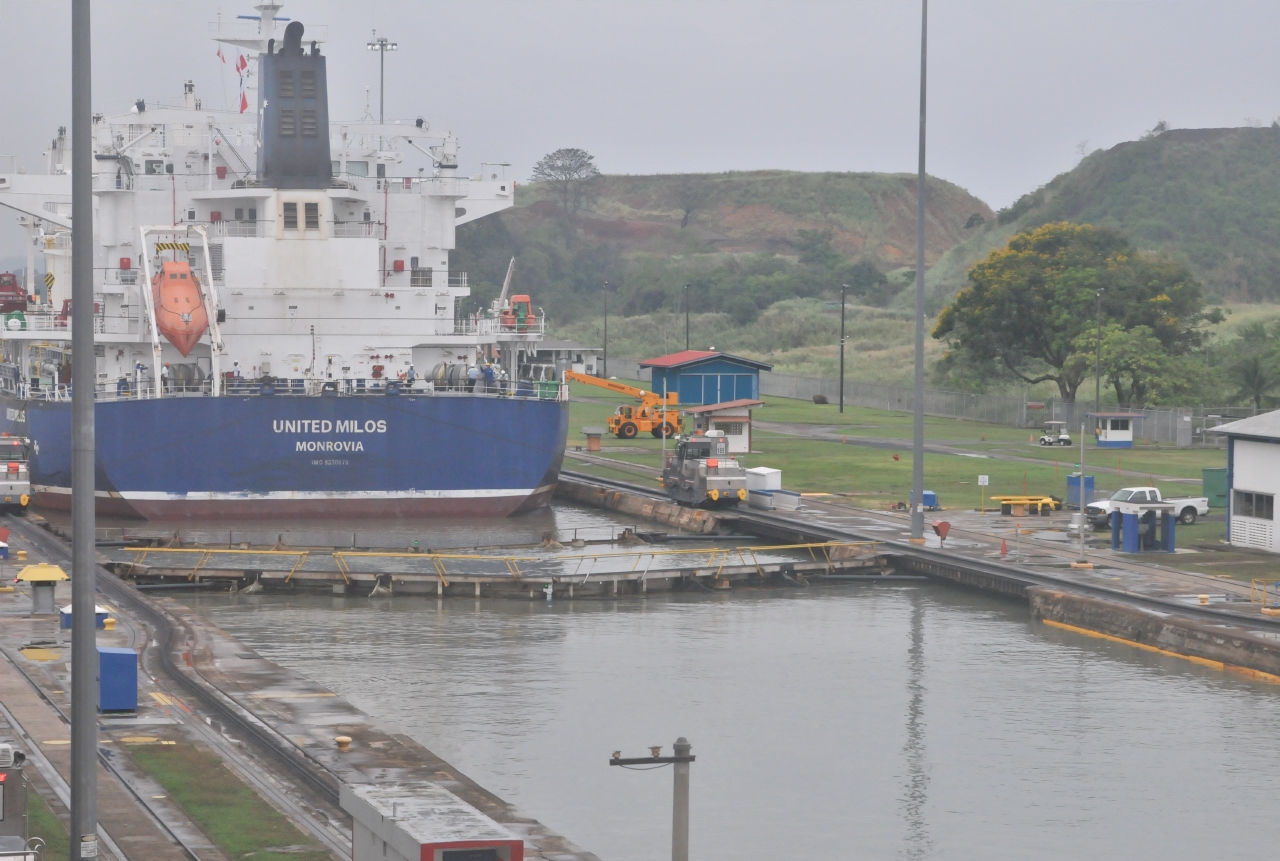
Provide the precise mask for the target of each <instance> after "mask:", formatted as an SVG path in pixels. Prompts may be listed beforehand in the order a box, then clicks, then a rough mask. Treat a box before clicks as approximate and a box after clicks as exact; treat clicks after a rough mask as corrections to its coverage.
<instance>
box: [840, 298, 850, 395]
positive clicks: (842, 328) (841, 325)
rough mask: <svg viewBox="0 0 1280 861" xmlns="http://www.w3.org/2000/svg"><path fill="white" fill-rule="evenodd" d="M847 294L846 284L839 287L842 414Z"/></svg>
mask: <svg viewBox="0 0 1280 861" xmlns="http://www.w3.org/2000/svg"><path fill="white" fill-rule="evenodd" d="M848 292H849V285H848V284H841V285H840V412H841V413H843V412H844V297H845V295H846V294H848Z"/></svg>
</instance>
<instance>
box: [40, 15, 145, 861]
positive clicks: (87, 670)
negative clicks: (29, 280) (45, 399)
mask: <svg viewBox="0 0 1280 861" xmlns="http://www.w3.org/2000/svg"><path fill="white" fill-rule="evenodd" d="M90 46H91V40H90V17H89V0H75V2H74V3H72V4H71V218H72V224H73V227H72V230H71V237H72V238H71V318H72V325H71V350H72V355H73V356H75V357H76V359H75V361H76V368H77V369H78V370H77V371H76V375H75V379H74V380H73V385H72V389H71V491H72V492H71V533H72V537H71V811H70V812H71V852H70V856H71V861H81V860H82V859H96V858H98V857H99V853H98V783H97V775H98V772H97V768H98V714H97V705H98V654H97V643H96V638H97V634H96V632H95V631H94V609H95V608H94V597H95V596H94V589H95V588H96V586H95V579H96V573H97V572H96V567H95V566H96V565H97V560H96V558H95V556H96V553H97V551H96V550H95V548H94V534H95V531H96V530H95V523H94V518H95V512H94V497H95V495H96V494H95V492H94V466H93V464H94V457H95V455H94V450H95V438H94V417H93V376H92V374H91V373H87V371H91V370H92V368H93V362H91V361H88V360H87V359H85V357H86V356H88V357H90V358H92V356H93V128H92V104H91V98H90V90H89V88H90V85H91V84H92V77H93V76H92V72H91V69H92V66H91V65H90V61H89V49H90ZM159 371H160V369H159V368H157V369H156V376H157V377H159V375H160V373H159ZM15 788H16V787H15Z"/></svg>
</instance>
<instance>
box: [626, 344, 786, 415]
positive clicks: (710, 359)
mask: <svg viewBox="0 0 1280 861" xmlns="http://www.w3.org/2000/svg"><path fill="white" fill-rule="evenodd" d="M640 367H642V368H649V369H650V371H651V373H652V379H651V382H652V384H653V391H654V394H658V395H661V394H663V393H664V392H667V393H670V392H675V393H677V394H679V396H680V406H681V407H690V406H703V405H706V404H723V403H728V402H730V401H753V400H758V399H759V397H760V372H761V371H770V370H773V365H770V364H768V363H767V362H757V361H756V360H755V359H744V358H742V357H741V356H731V355H729V354H728V353H718V352H716V351H715V350H684V351H682V352H679V353H672V354H671V355H669V356H660V357H659V358H656V359H646V360H645V361H643V362H641V363H640Z"/></svg>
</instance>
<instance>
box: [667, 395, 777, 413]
mask: <svg viewBox="0 0 1280 861" xmlns="http://www.w3.org/2000/svg"><path fill="white" fill-rule="evenodd" d="M762 406H764V401H753V400H751V399H750V398H743V399H741V400H737V401H725V402H724V403H722V404H703V405H702V406H700V407H681V408H680V412H682V413H718V412H720V411H721V410H736V409H741V408H743V407H762Z"/></svg>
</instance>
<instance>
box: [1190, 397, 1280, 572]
mask: <svg viewBox="0 0 1280 861" xmlns="http://www.w3.org/2000/svg"><path fill="white" fill-rule="evenodd" d="M1206 432H1207V433H1220V434H1225V435H1226V437H1227V541H1229V542H1230V543H1231V544H1234V545H1237V546H1239V547H1256V548H1258V549H1259V550H1270V551H1272V552H1273V553H1277V552H1280V532H1278V531H1277V530H1276V522H1275V514H1276V496H1277V495H1278V494H1280V410H1276V411H1274V412H1269V413H1263V414H1262V415H1260V416H1251V417H1250V418H1247V419H1240V420H1239V421H1234V422H1231V423H1229V424H1224V425H1219V426H1218V427H1216V428H1207V429H1206Z"/></svg>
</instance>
